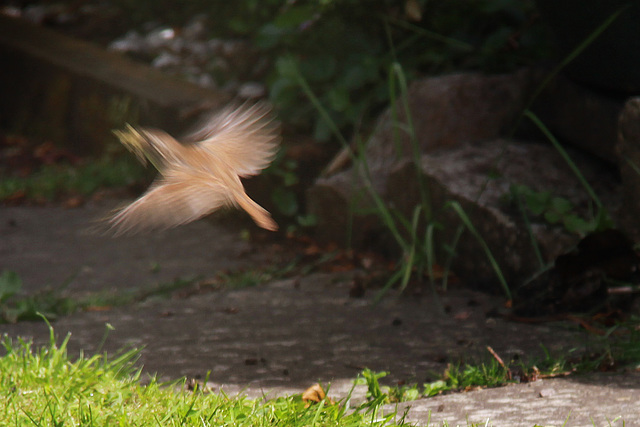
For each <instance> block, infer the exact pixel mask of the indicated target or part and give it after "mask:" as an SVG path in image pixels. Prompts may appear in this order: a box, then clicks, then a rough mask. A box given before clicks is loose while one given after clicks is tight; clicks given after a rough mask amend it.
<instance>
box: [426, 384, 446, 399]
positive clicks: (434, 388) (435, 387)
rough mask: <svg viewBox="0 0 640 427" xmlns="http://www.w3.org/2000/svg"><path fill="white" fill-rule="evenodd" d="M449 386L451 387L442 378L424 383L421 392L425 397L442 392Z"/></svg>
mask: <svg viewBox="0 0 640 427" xmlns="http://www.w3.org/2000/svg"><path fill="white" fill-rule="evenodd" d="M450 388H451V387H449V386H448V385H447V383H446V382H444V381H442V380H439V381H434V382H432V383H428V384H425V385H424V392H423V394H424V395H425V396H427V397H433V396H436V395H438V394H440V393H442V392H443V391H446V390H449V389H450Z"/></svg>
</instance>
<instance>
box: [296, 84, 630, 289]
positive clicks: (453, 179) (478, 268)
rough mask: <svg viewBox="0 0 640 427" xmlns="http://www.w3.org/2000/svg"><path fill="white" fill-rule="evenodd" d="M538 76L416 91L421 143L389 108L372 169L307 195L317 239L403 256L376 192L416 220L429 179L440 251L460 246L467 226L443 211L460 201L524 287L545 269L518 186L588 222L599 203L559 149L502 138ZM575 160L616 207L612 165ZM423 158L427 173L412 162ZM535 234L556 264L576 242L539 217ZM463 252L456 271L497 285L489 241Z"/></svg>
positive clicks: (369, 159)
mask: <svg viewBox="0 0 640 427" xmlns="http://www.w3.org/2000/svg"><path fill="white" fill-rule="evenodd" d="M536 76H537V74H536V73H528V72H526V71H523V72H520V73H516V74H512V75H504V76H489V77H487V76H481V75H476V74H458V75H452V76H444V77H436V78H429V79H426V80H423V81H420V82H417V83H415V84H414V85H412V86H411V87H410V89H409V105H410V109H411V112H412V123H413V125H414V129H415V145H413V146H412V143H411V137H410V133H409V132H407V130H406V129H407V123H408V120H407V118H406V116H405V115H404V114H403V113H402V112H400V113H399V114H398V118H397V119H394V118H393V114H392V112H391V111H388V112H386V113H385V114H384V115H383V116H382V117H381V119H380V121H379V123H378V126H377V129H376V131H375V132H374V134H373V136H372V138H371V140H370V142H369V145H368V146H367V147H366V152H365V154H364V156H363V157H364V159H365V160H366V164H367V168H362V165H356V166H355V167H352V168H351V169H350V170H346V171H342V172H339V173H336V174H334V175H332V176H328V177H323V178H321V179H319V180H318V181H317V182H316V184H315V185H314V187H312V188H311V189H310V190H309V191H308V203H309V209H310V210H311V211H312V212H313V213H315V214H316V215H317V217H318V237H319V238H320V239H324V240H333V241H337V242H345V241H348V242H350V243H351V244H352V245H354V246H356V247H371V246H375V247H377V248H378V249H382V250H386V251H388V252H391V253H393V252H394V251H397V250H398V248H397V247H396V246H395V245H394V243H393V239H391V238H390V234H389V233H388V231H387V230H386V229H385V226H384V225H383V224H382V222H381V221H380V218H379V217H378V216H377V215H376V213H375V211H376V203H375V199H374V198H373V197H371V193H372V191H374V192H375V193H376V194H378V195H380V197H381V198H382V200H384V203H386V204H387V206H389V207H391V208H392V209H394V210H396V211H397V212H400V213H401V214H402V215H403V216H404V217H405V218H411V216H412V212H413V211H414V209H415V206H416V205H417V204H419V203H420V200H421V196H420V191H419V185H418V183H419V182H420V180H423V182H424V183H425V187H426V188H427V192H428V194H429V198H430V210H431V211H432V212H433V215H434V217H433V219H434V220H435V221H436V222H438V223H440V224H442V225H443V231H440V232H439V233H438V234H437V240H438V242H437V245H439V247H442V245H443V243H447V244H448V243H450V242H451V241H452V239H453V235H454V233H455V232H456V230H457V229H458V227H459V225H460V224H461V220H460V218H459V216H458V215H457V214H456V213H455V212H454V211H453V210H452V209H450V208H449V209H443V207H444V206H445V204H446V203H447V202H449V201H457V202H459V203H460V205H461V206H462V208H463V209H464V211H465V212H466V214H467V215H468V216H469V217H470V219H471V222H472V223H473V224H474V226H475V227H476V228H477V229H478V231H479V233H480V234H481V235H482V237H483V238H484V239H485V240H486V242H487V244H488V246H489V248H490V249H491V251H492V253H493V255H494V256H495V257H496V259H497V260H498V264H499V265H500V267H501V269H502V271H503V273H504V274H505V276H506V278H507V280H508V281H510V282H517V281H521V280H523V279H524V278H526V277H527V276H529V275H530V274H531V273H533V272H535V271H537V270H538V269H539V268H540V267H541V266H540V262H539V261H538V258H537V256H536V254H535V252H534V249H533V248H534V247H533V245H532V240H531V237H530V235H529V231H528V229H527V227H526V225H525V223H524V221H523V217H522V213H521V212H520V211H518V210H517V209H515V208H514V207H513V206H509V205H508V203H506V201H507V199H508V198H509V194H510V187H511V186H512V185H526V186H528V187H529V188H530V189H532V190H533V191H535V192H543V191H549V192H550V193H551V194H552V195H553V196H558V197H562V198H565V199H566V200H568V201H569V202H570V203H571V205H572V206H574V207H575V210H576V213H578V214H580V215H582V216H584V217H588V216H589V214H590V212H589V207H590V206H591V201H590V200H589V196H588V193H587V191H586V190H585V189H584V188H583V187H582V185H581V184H580V182H579V180H578V178H577V177H576V176H575V174H574V173H573V172H572V171H571V169H570V167H569V166H568V164H567V163H566V161H565V160H563V158H562V156H561V155H560V154H559V153H558V152H557V151H556V150H555V148H553V146H552V145H550V144H542V143H540V144H534V143H524V142H518V141H515V140H513V139H509V140H505V139H500V137H501V136H503V135H508V134H510V133H511V131H512V130H513V126H514V125H515V124H516V121H517V119H518V117H519V114H520V113H521V111H522V109H523V108H524V107H525V106H526V103H527V102H528V99H529V96H530V95H531V93H532V91H531V87H532V85H535V82H536V81H539V77H536ZM560 86H562V87H566V85H564V86H563V85H560ZM614 109H615V108H611V109H606V111H607V112H609V113H611V111H613V110H614ZM609 115H610V114H609ZM607 117H608V116H607ZM593 120H595V118H594V119H593ZM398 123H401V124H400V125H398ZM610 127H613V126H610ZM592 142H593V141H592ZM594 144H596V142H594ZM596 145H597V144H596ZM605 148H606V150H605V151H603V153H604V154H603V155H602V157H604V158H606V159H610V158H611V156H612V154H611V153H612V152H613V143H611V144H609V146H607V147H605ZM416 153H417V154H416ZM570 155H571V157H572V159H573V161H574V162H575V163H576V164H577V166H578V169H579V170H580V171H581V172H582V174H584V175H585V176H586V178H587V181H588V182H590V184H591V185H592V186H594V187H596V192H597V193H598V195H599V197H600V199H602V200H603V201H604V204H605V206H607V207H608V208H609V209H610V210H612V211H615V210H617V208H618V206H619V201H618V194H619V191H618V185H617V183H616V182H615V178H614V176H612V174H613V173H614V172H612V171H611V170H609V169H608V167H609V166H608V165H607V164H606V162H601V161H598V160H594V159H593V158H592V157H590V156H588V155H584V154H582V153H581V152H578V151H571V154H570ZM416 157H418V158H419V161H420V166H419V168H418V169H419V172H417V171H418V169H417V168H416V167H415V164H414V163H413V162H412V160H411V159H413V158H416ZM418 176H419V177H418ZM490 177H493V178H490ZM532 229H533V232H534V234H535V240H536V242H537V244H538V245H539V247H540V251H541V254H542V257H543V261H544V262H550V261H552V260H553V259H554V258H555V257H556V256H557V255H559V254H561V253H563V252H564V251H566V250H567V249H569V248H570V247H571V246H572V245H573V244H574V243H575V242H576V241H577V238H578V235H576V234H574V235H572V234H570V233H568V232H567V231H566V230H565V229H564V228H563V227H562V226H556V227H555V228H554V227H549V226H548V224H545V223H542V222H540V223H535V221H534V223H533V225H532ZM346 236H349V239H348V240H347V237H346ZM456 253H457V257H456V260H457V261H456V264H455V265H454V270H455V271H456V273H457V274H459V275H461V276H464V277H466V278H469V279H473V280H475V281H478V282H488V281H491V282H495V273H494V271H493V269H492V267H491V265H490V264H489V262H488V260H487V258H486V256H485V253H484V251H483V249H482V247H481V245H480V244H479V243H478V241H477V240H476V239H475V238H474V237H473V236H472V235H471V234H470V233H468V232H467V233H465V234H463V236H462V238H461V240H460V242H459V244H458V246H457V247H456ZM440 259H442V258H440Z"/></svg>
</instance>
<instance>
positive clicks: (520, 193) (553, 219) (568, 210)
mask: <svg viewBox="0 0 640 427" xmlns="http://www.w3.org/2000/svg"><path fill="white" fill-rule="evenodd" d="M510 193H511V198H512V199H513V200H517V199H519V198H521V199H523V200H524V202H525V206H526V208H527V209H528V210H529V212H530V213H531V214H532V215H533V216H534V217H538V218H541V219H542V220H544V221H545V222H547V223H548V224H551V225H562V226H563V227H564V228H565V229H566V230H567V231H569V232H570V233H575V234H578V235H580V236H584V235H586V234H588V233H590V232H593V231H596V230H598V229H599V228H602V227H611V226H612V225H613V224H612V223H611V222H610V220H609V219H607V222H606V224H599V223H598V219H597V218H592V219H588V218H584V217H583V216H581V215H580V214H579V213H578V212H577V210H576V207H575V206H574V205H573V204H572V203H571V202H570V201H569V200H567V199H565V198H564V197H559V196H553V195H552V194H551V192H550V191H534V190H532V189H531V188H529V187H527V186H525V185H513V186H511V189H510ZM607 218H608V217H607Z"/></svg>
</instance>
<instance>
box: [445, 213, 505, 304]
mask: <svg viewBox="0 0 640 427" xmlns="http://www.w3.org/2000/svg"><path fill="white" fill-rule="evenodd" d="M449 206H450V207H451V208H452V209H453V210H454V211H455V212H456V213H457V214H458V216H459V217H460V219H461V220H462V222H463V224H464V225H465V226H466V227H467V228H468V229H469V231H470V232H471V234H473V236H474V237H475V238H476V240H477V241H478V243H480V246H482V249H483V250H484V253H485V255H486V256H487V258H488V259H489V263H491V267H493V270H494V271H495V273H496V276H497V277H498V280H499V281H500V285H501V286H502V290H503V292H504V294H505V296H506V297H507V299H509V300H510V299H511V291H510V290H509V285H508V284H507V281H506V279H505V278H504V275H503V274H502V270H501V269H500V266H499V265H498V261H496V259H495V257H494V256H493V254H492V253H491V249H490V248H489V246H488V245H487V242H485V240H484V239H483V238H482V236H481V235H480V233H479V232H478V230H477V229H476V228H475V227H474V226H473V224H472V223H471V220H470V219H469V217H468V216H467V214H466V213H465V211H464V209H462V206H460V203H458V202H449Z"/></svg>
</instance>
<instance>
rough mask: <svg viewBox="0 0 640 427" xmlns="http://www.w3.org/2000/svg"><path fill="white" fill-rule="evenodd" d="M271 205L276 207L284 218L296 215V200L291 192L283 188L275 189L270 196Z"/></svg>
mask: <svg viewBox="0 0 640 427" xmlns="http://www.w3.org/2000/svg"><path fill="white" fill-rule="evenodd" d="M271 199H272V200H273V203H275V205H276V206H277V208H278V210H279V211H280V213H282V214H283V215H286V216H293V215H295V214H296V213H298V209H299V207H298V200H297V199H296V195H295V193H294V192H293V191H291V190H287V189H286V188H283V187H277V188H276V189H275V190H274V191H273V194H272V195H271Z"/></svg>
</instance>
